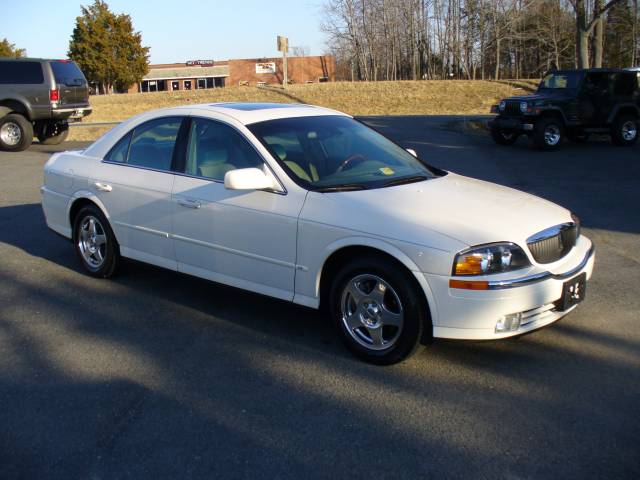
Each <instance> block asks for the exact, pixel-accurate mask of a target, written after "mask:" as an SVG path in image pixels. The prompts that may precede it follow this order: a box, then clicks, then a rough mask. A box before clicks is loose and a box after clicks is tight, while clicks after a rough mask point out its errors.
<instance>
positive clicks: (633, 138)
mask: <svg viewBox="0 0 640 480" xmlns="http://www.w3.org/2000/svg"><path fill="white" fill-rule="evenodd" d="M611 140H613V143H614V144H616V145H619V146H621V147H630V146H631V145H633V144H635V143H636V142H637V141H638V118H637V117H635V116H633V115H624V114H623V115H618V117H617V118H616V119H615V121H614V122H613V125H611Z"/></svg>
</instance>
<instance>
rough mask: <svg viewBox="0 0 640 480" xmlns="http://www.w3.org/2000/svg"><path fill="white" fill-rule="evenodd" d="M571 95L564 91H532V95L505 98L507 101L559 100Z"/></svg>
mask: <svg viewBox="0 0 640 480" xmlns="http://www.w3.org/2000/svg"><path fill="white" fill-rule="evenodd" d="M569 97H570V96H569V95H567V94H563V93H553V92H544V93H532V94H530V95H515V96H513V97H509V98H505V99H504V101H505V102H540V101H544V100H559V99H561V98H569Z"/></svg>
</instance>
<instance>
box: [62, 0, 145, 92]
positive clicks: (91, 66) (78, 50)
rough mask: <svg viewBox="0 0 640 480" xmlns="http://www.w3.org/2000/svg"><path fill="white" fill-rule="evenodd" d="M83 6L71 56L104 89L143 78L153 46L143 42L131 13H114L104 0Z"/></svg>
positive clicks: (93, 81) (75, 29) (110, 90)
mask: <svg viewBox="0 0 640 480" xmlns="http://www.w3.org/2000/svg"><path fill="white" fill-rule="evenodd" d="M81 9H82V15H80V16H79V17H77V18H76V26H75V28H74V30H73V35H72V36H71V41H70V42H69V58H71V59H72V60H74V61H75V62H76V63H77V64H78V65H79V66H80V68H81V69H82V71H83V72H84V74H85V76H86V77H87V79H88V80H89V82H91V83H95V84H97V85H98V86H99V89H100V91H101V92H102V93H111V92H112V91H113V88H114V86H116V87H118V88H126V87H128V86H129V85H131V84H133V83H136V82H139V81H140V80H141V79H142V77H143V76H144V75H146V73H147V71H148V63H149V47H143V46H142V36H141V34H140V32H136V31H134V29H133V23H132V22H131V17H130V16H129V15H125V14H120V15H116V14H114V13H112V12H111V11H110V10H109V6H108V5H107V4H106V3H105V2H104V1H103V0H94V3H93V4H92V5H89V6H87V7H81Z"/></svg>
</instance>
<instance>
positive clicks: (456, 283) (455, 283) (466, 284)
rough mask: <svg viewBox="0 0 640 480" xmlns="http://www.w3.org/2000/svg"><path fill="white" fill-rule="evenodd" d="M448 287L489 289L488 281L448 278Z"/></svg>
mask: <svg viewBox="0 0 640 480" xmlns="http://www.w3.org/2000/svg"><path fill="white" fill-rule="evenodd" d="M449 288H461V289H464V290H489V282H482V281H467V280H449Z"/></svg>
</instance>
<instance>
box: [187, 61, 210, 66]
mask: <svg viewBox="0 0 640 480" xmlns="http://www.w3.org/2000/svg"><path fill="white" fill-rule="evenodd" d="M197 65H200V66H202V67H210V66H212V65H213V60H189V61H188V62H187V67H195V66H197Z"/></svg>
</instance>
